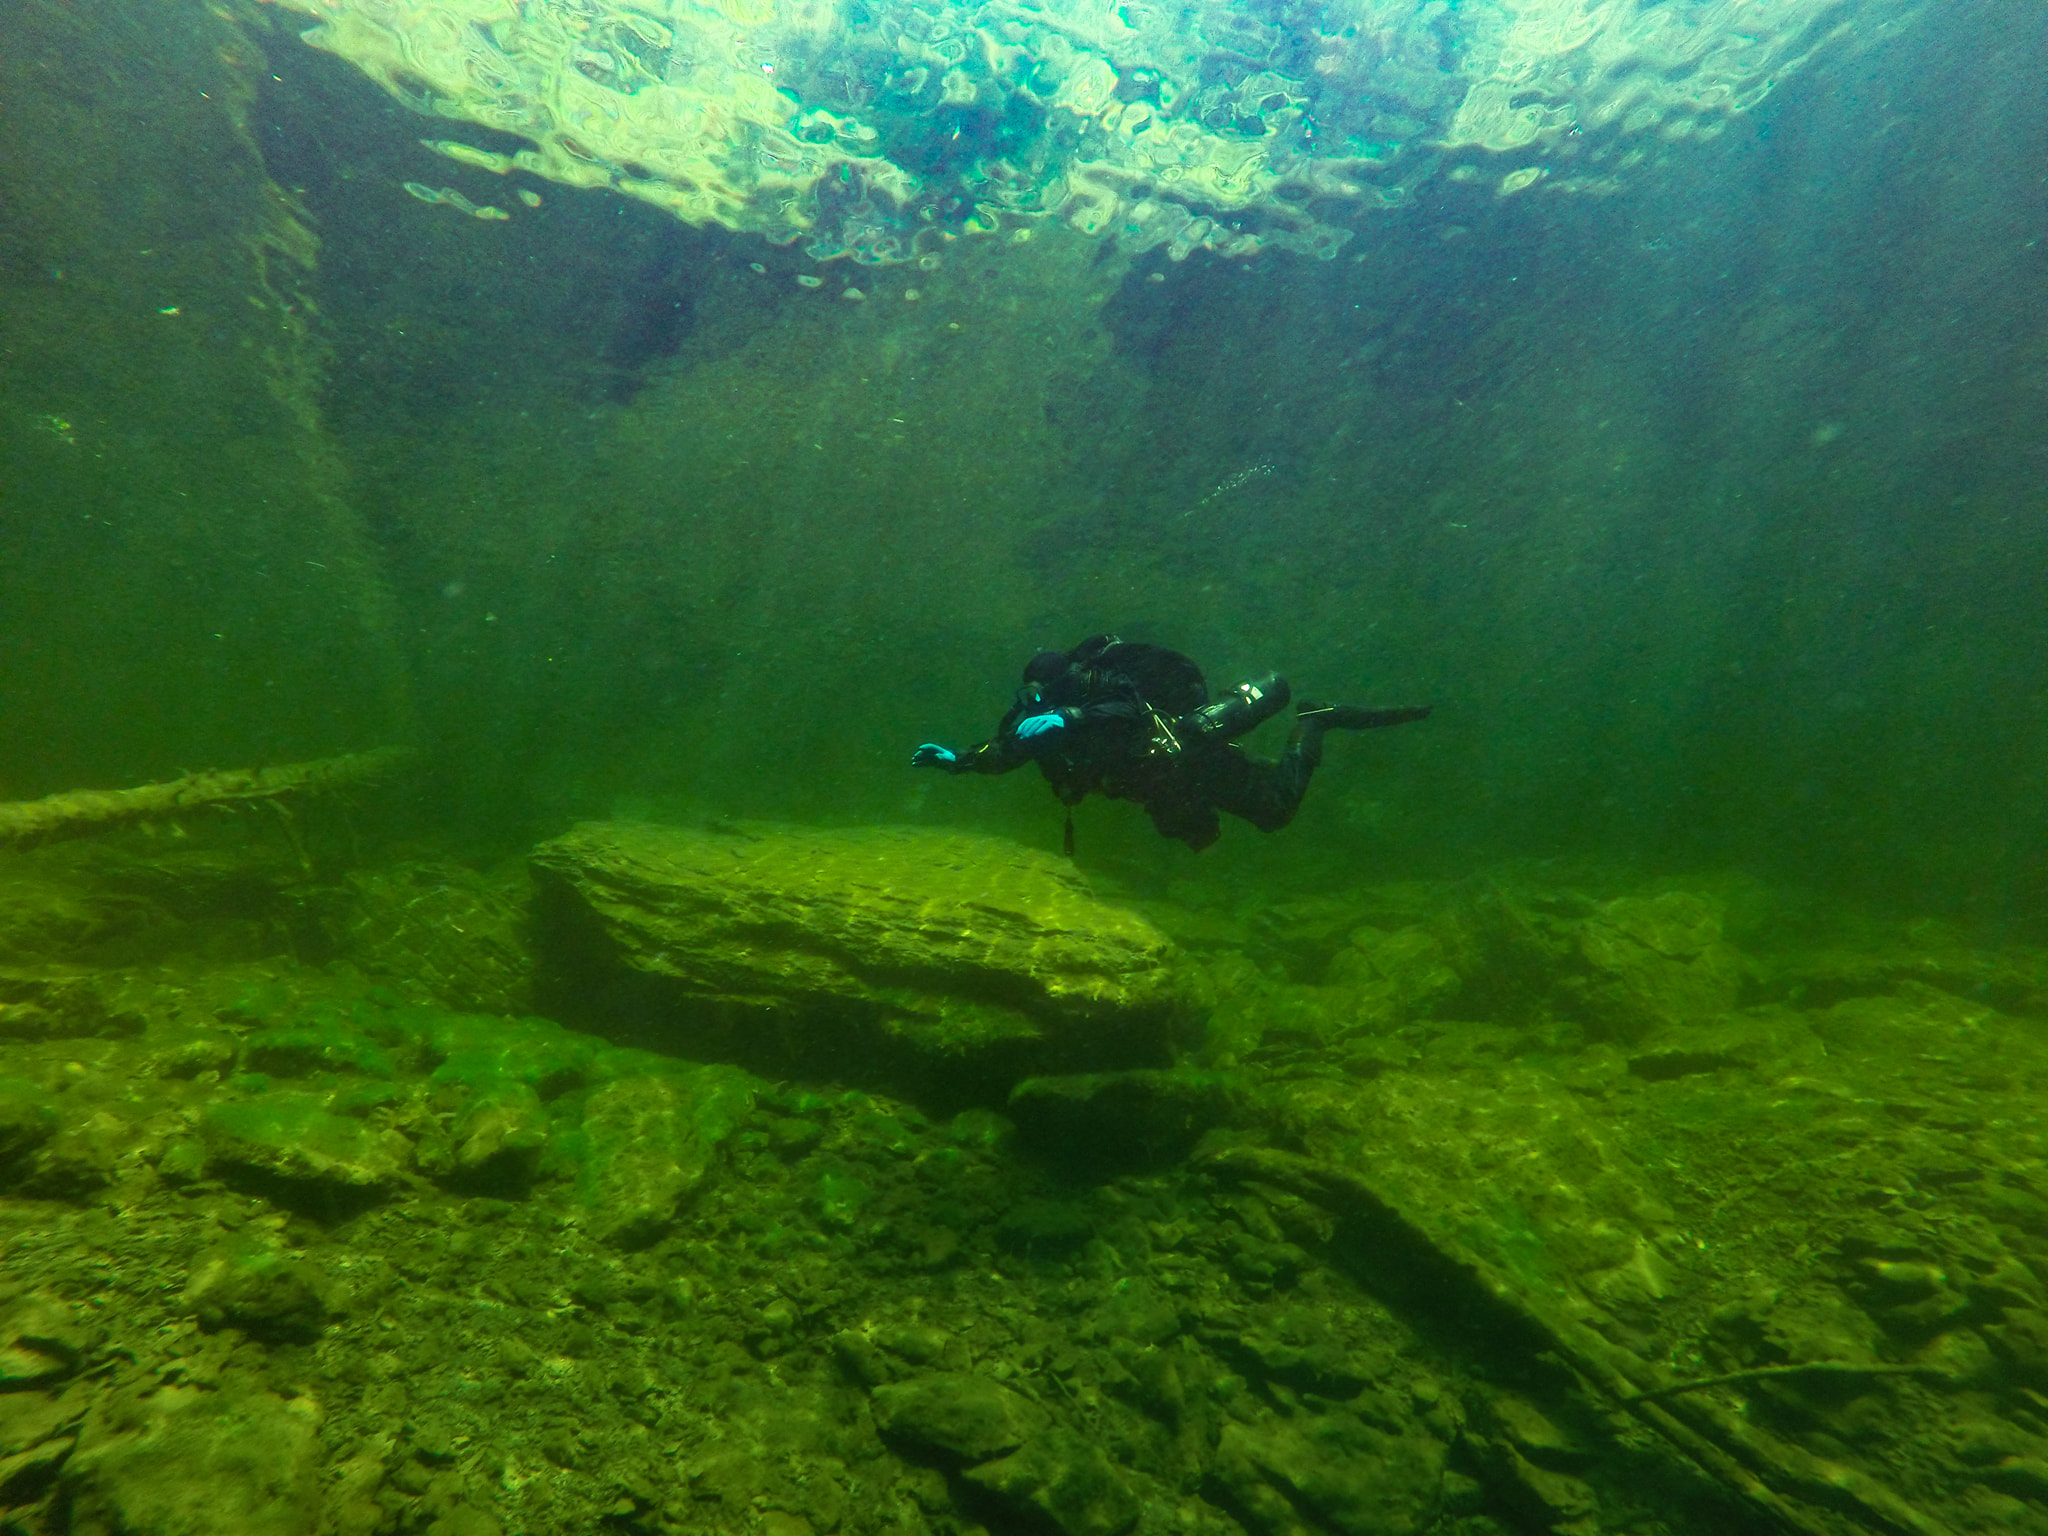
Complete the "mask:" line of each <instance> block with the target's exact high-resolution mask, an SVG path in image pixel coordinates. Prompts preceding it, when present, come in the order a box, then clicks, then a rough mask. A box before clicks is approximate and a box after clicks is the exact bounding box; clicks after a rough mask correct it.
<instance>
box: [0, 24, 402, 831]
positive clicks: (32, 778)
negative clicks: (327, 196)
mask: <svg viewBox="0 0 2048 1536" xmlns="http://www.w3.org/2000/svg"><path fill="white" fill-rule="evenodd" d="M259 62H260V56H259V55H258V54H257V52H256V50H254V49H253V48H252V47H251V46H250V45H249V43H248V40H247V38H246V36H245V35H244V33H243V31H242V29H241V28H240V27H239V26H238V25H237V24H235V23H233V22H231V21H228V20H224V19H222V17H221V16H219V15H216V14H213V13H211V12H209V11H207V10H206V9H204V8H202V7H200V6H196V5H187V4H173V3H166V4H151V3H142V0H133V3H125V4H120V5H114V6H93V7H86V8H79V7H73V6H59V5H42V4H29V5H18V6H9V7H8V8H7V10H6V13H5V16H4V17H0V95H4V96H5V98H6V100H7V104H8V107H7V112H6V114H5V117H4V119H0V203H4V205H5V207H6V209H7V224H6V233H5V258H4V261H0V292H4V297H0V459H4V462H5V464H6V466H7V473H6V479H5V481H4V483H0V546H4V558H0V700H4V712H5V714H6V717H7V719H8V720H9V722H10V726H9V729H8V730H7V731H6V732H4V733H0V796H7V797H23V796H29V795H35V794H40V793H44V792H47V791H52V790H60V789H66V788H73V787H81V786H86V785H108V784H114V783H121V782H125V781H135V780H141V779H147V778H153V777H167V776H170V775H171V774H173V773H175V772H176V771H178V770H179V769H180V768H190V769H199V768H205V767H208V766H222V765H236V764H245V763H251V762H259V761H280V760H287V761H288V760H291V759H293V758H305V757H313V756H318V755H321V754H324V753H327V752H335V751H348V750H354V749H359V748H363V747H370V746H376V745H378V744H380V743H383V742H387V741H390V740H392V739H394V738H396V737H398V736H401V735H402V734H403V733H404V732H405V731H406V729H407V725H406V715H407V708H406V702H405V687H404V682H403V667H402V664H401V662H400V659H399V656H398V652H397V649H396V646H395V641H394V635H393V631H392V623H391V610H390V608H389V605H388V603H387V601H386V597H385V594H384V591H383V588H382V585H381V582H380V579H379V577H378V576H377V574H376V572H375V570H374V568H373V565H372V562H371V559H370V557H369V555H368V553H367V546H366V542H365V539H364V537H363V533H362V530H361V528H360V526H359V524H358V522H357V519H356V517H355V515H354V513H353V511H352V510H351V507H350V504H349V501H348V490H347V486H346V484H345V482H344V477H343V473H342V470H341V466H340V463H339V461H338V459H337V458H336V456H335V454H334V453H333V451H332V449H331V446H330V444H329V442H328V440H327V438H326V437H325V435H324V434H323V432H322V430H321V427H320V424H319V421H318V419H317V416H316V415H315V408H314V387H315V381H316V373H317V369H318V366H319V363H320V349H319V344H318V341H317V337H316V333H315V326H314V322H313V319H312V317H311V316H310V315H309V313H308V311H307V308H306V305H305V303H304V300H303V296H302V293H301V289H300V285H301V283H302V281H303V279H304V277H305V275H306V273H307V270H308V269H309V267H310V266H311V264H312V263H313V261H314V259H315V256H316V252H317V241H316V240H315V237H314V235H313V233H312V232H311V231H310V230H309V229H308V228H307V227H306V225H305V224H304V223H303V222H302V221H301V220H300V218H299V217H298V216H297V214H296V212H295V210H294V207H293V204H292V202H291V200H290V198H289V197H288V196H287V195H286V194H285V193H284V192H283V191H282V190H281V189H280V188H278V187H277V186H275V185H274V184H273V183H272V182H271V180H270V178H269V177H268V176H267V175H266V174H265V171H264V168H263V165H262V162H261V158H260V156H259V154H258V152H257V148H256V145H255V144H254V142H253V141H252V139H251V137H250V136H249V134H248V132H247V131H246V128H245V126H244V125H245V121H246V115H247V109H248V106H249V103H250V101H251V99H252V97H253V95H254V90H255V80H256V78H257V71H258V69H259Z"/></svg>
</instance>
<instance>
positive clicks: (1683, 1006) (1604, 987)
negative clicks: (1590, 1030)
mask: <svg viewBox="0 0 2048 1536" xmlns="http://www.w3.org/2000/svg"><path fill="white" fill-rule="evenodd" d="M1579 955H1580V958H1581V959H1582V960H1583V961H1584V962H1585V964H1586V966H1587V967H1588V968H1589V970H1590V972H1591V976H1590V979H1589V980H1588V981H1587V982H1586V984H1585V985H1584V987H1583V989H1582V990H1583V997H1582V1002H1583V1004H1584V1006H1585V1008H1586V1010H1587V1012H1588V1013H1589V1015H1590V1016H1591V1020H1592V1022H1594V1023H1596V1024H1598V1025H1601V1026H1604V1027H1605V1028H1606V1029H1608V1030H1609V1031H1610V1032H1612V1033H1614V1034H1617V1035H1620V1036H1622V1037H1624V1038H1633V1037H1635V1036H1636V1035H1639V1034H1641V1033H1643V1032H1644V1031H1646V1030H1650V1029H1655V1028H1658V1027H1660V1026H1663V1025H1669V1024H1682V1023H1686V1022H1688V1021H1691V1020H1695V1019H1710V1018H1714V1017H1716V1016H1717V1015H1720V1014H1723V1013H1726V1012H1727V1011H1728V1010H1730V1009H1732V1008H1733V1007H1734V1006H1735V1004H1736V1001H1737V999H1738V997H1739V995H1740V993H1741V990H1742V981H1743V967H1742V960H1741V957H1740V956H1739V955H1738V954H1737V953H1736V952H1735V950H1734V949H1732V948H1731V947H1730V946H1728V945H1727V944H1725V943H1723V942H1722V939H1721V912H1720V909H1719V907H1717V906H1715V905H1714V904H1713V903H1711V902H1709V901H1707V900H1705V899H1704V898H1702V897H1698V896H1693V895H1690V894H1688V893H1686V892H1684V891H1667V892H1665V893H1664V894H1663V895H1661V896H1654V897H1623V898H1621V899H1619V900H1616V901H1610V902H1608V903H1607V904H1606V905H1605V906H1604V907H1602V908H1601V909H1600V911H1599V913H1598V914H1597V915H1596V916H1594V917H1592V918H1590V919H1588V920H1587V921H1586V922H1585V923H1584V924H1583V925H1581V927H1580V929H1579Z"/></svg>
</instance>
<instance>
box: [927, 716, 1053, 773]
mask: <svg viewBox="0 0 2048 1536" xmlns="http://www.w3.org/2000/svg"><path fill="white" fill-rule="evenodd" d="M1023 714H1024V711H1023V710H1022V709H1021V708H1019V707H1018V706H1016V705H1012V706H1011V707H1010V712H1009V713H1008V714H1006V715H1004V716H1003V719H1002V723H1001V724H1000V725H998V726H997V727H996V733H995V735H993V736H991V737H989V739H988V740H987V741H984V742H982V743H981V744H980V745H978V746H972V747H962V748H961V749H960V750H959V751H957V752H956V751H954V750H953V749H952V748H950V747H942V746H940V745H939V744H938V743H937V742H933V741H928V742H926V743H925V744H924V745H923V746H921V747H919V748H918V749H917V751H916V752H915V753H914V754H912V756H911V759H910V764H911V766H912V767H913V768H943V769H945V770H946V772H948V773H1008V772H1009V771H1010V770H1011V769H1013V768H1021V767H1023V766H1024V765H1025V764H1026V763H1028V762H1030V761H1031V759H1032V757H1033V755H1034V754H1033V752H1032V750H1031V747H1030V744H1029V743H1028V742H1026V741H1025V740H1023V739H1022V738H1020V737H1019V736H1018V735H1017V722H1018V721H1019V720H1020V719H1021V718H1022V717H1023Z"/></svg>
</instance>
